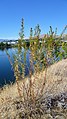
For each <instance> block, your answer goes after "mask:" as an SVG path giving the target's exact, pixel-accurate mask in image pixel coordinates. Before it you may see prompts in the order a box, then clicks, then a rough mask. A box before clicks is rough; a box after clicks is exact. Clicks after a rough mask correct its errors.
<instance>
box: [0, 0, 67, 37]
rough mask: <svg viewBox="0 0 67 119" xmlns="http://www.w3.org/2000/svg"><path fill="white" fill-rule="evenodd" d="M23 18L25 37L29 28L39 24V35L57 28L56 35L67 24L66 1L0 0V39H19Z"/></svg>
mask: <svg viewBox="0 0 67 119" xmlns="http://www.w3.org/2000/svg"><path fill="white" fill-rule="evenodd" d="M22 18H24V24H25V36H26V37H27V36H29V33H30V32H29V31H30V28H31V27H32V28H33V29H34V28H35V26H36V25H37V24H40V27H41V34H44V33H47V32H48V31H49V26H50V25H51V26H52V27H53V29H54V30H55V28H56V27H57V28H58V34H59V33H61V32H62V30H63V28H64V26H65V25H66V24H67V0H0V38H8V39H13V38H14V39H15V38H18V37H19V32H20V28H21V19H22Z"/></svg>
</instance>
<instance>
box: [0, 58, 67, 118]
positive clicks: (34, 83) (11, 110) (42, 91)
mask: <svg viewBox="0 0 67 119" xmlns="http://www.w3.org/2000/svg"><path fill="white" fill-rule="evenodd" d="M58 67H59V68H58ZM62 67H63V69H62ZM66 68H67V59H65V60H62V61H60V62H58V63H56V64H54V65H53V66H50V67H49V68H48V69H47V73H46V72H45V71H44V72H40V74H39V73H37V74H34V75H33V76H31V77H29V78H26V79H25V80H21V81H17V83H18V87H19V91H20V93H19V91H18V90H17V89H18V88H17V83H15V84H14V85H11V86H6V87H5V88H3V90H1V93H0V119H49V118H50V119H53V117H54V118H55V117H56V118H55V119H59V118H60V117H63V118H62V119H66V114H67V106H66V105H67V101H66V100H67V96H66V94H67V93H66V94H65V97H64V96H63V97H64V98H63V99H64V101H63V104H64V105H65V106H66V107H65V109H64V108H62V107H63V106H61V105H62V104H61V105H60V102H59V103H58V102H57V101H58V99H59V98H57V97H58V96H56V95H59V94H60V93H61V92H62V93H63V92H66V91H67V77H66V75H65V74H66ZM59 69H60V70H59ZM64 69H65V70H64ZM58 70H59V73H60V75H59V74H58ZM61 77H62V80H60V79H61ZM60 97H61V96H60ZM55 99H56V100H55ZM53 101H54V102H56V103H57V106H56V107H55V103H54V104H53V105H52V102H53ZM58 105H60V107H58ZM59 116H60V117H59Z"/></svg>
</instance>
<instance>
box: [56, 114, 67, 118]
mask: <svg viewBox="0 0 67 119" xmlns="http://www.w3.org/2000/svg"><path fill="white" fill-rule="evenodd" d="M55 119H66V117H65V116H60V115H57V116H56V117H55Z"/></svg>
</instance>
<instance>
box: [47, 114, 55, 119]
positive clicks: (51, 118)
mask: <svg viewBox="0 0 67 119" xmlns="http://www.w3.org/2000/svg"><path fill="white" fill-rule="evenodd" d="M45 117H46V119H53V117H52V116H51V115H50V114H46V115H45Z"/></svg>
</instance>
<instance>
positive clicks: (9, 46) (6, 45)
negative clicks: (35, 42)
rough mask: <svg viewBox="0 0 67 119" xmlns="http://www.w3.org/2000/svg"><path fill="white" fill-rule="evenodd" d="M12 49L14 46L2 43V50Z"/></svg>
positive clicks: (0, 44) (0, 46)
mask: <svg viewBox="0 0 67 119" xmlns="http://www.w3.org/2000/svg"><path fill="white" fill-rule="evenodd" d="M11 47H12V45H11V44H8V43H7V42H6V43H3V42H1V43H0V50H4V49H5V48H6V49H8V48H11Z"/></svg>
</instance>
